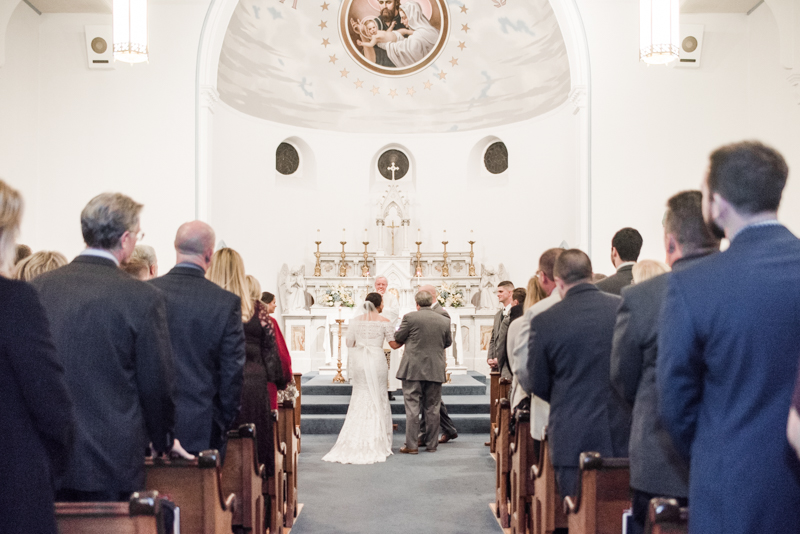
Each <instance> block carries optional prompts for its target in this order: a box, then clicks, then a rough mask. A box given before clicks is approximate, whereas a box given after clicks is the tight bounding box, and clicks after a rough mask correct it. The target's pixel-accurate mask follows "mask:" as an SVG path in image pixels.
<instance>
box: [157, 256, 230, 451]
mask: <svg viewBox="0 0 800 534" xmlns="http://www.w3.org/2000/svg"><path fill="white" fill-rule="evenodd" d="M150 283H151V284H153V285H154V286H156V287H157V288H158V289H160V290H161V292H162V293H163V294H164V298H165V299H166V301H167V320H168V321H169V337H170V340H171V341H172V354H173V355H174V357H175V378H176V387H175V437H176V438H178V439H179V440H180V442H181V445H182V446H183V448H184V449H186V450H187V451H193V452H199V451H204V450H206V449H219V450H222V448H223V445H224V443H225V441H226V434H227V431H228V429H229V428H230V426H231V424H233V421H234V420H235V419H236V416H237V415H238V414H239V406H240V400H241V396H242V374H243V369H244V361H245V350H244V328H243V326H242V308H241V299H240V298H239V297H238V296H236V295H234V294H233V293H231V292H229V291H225V290H224V289H222V288H221V287H219V286H218V285H217V284H215V283H214V282H211V281H209V280H206V278H205V274H204V273H203V271H202V270H201V269H199V268H194V267H185V266H177V267H174V268H173V269H172V270H171V271H170V272H168V273H167V274H166V275H164V276H162V277H160V278H156V279H155V280H152V281H151V282H150Z"/></svg>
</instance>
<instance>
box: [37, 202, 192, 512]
mask: <svg viewBox="0 0 800 534" xmlns="http://www.w3.org/2000/svg"><path fill="white" fill-rule="evenodd" d="M141 210H142V205H141V204H139V203H137V202H135V201H134V200H132V199H131V198H129V197H127V196H125V195H122V194H120V193H103V194H100V195H98V196H96V197H94V198H93V199H92V200H90V201H89V203H88V204H87V205H86V207H85V208H84V209H83V212H81V230H82V232H83V239H84V241H85V242H86V247H87V248H86V249H85V250H84V251H83V252H81V254H80V255H79V256H78V257H77V258H75V259H74V260H72V262H71V263H69V264H68V265H65V266H64V267H61V268H60V269H56V270H55V271H50V272H49V273H45V274H43V275H41V276H39V277H38V278H36V279H35V280H34V281H33V282H32V284H33V285H34V286H35V287H36V288H37V289H38V290H39V296H40V298H41V300H42V305H43V306H44V308H45V311H46V312H47V317H48V319H49V321H50V325H51V328H52V332H53V339H54V341H55V344H56V346H57V347H58V352H59V355H60V356H61V359H62V362H63V364H64V368H65V370H66V377H67V385H68V386H69V390H70V393H71V394H72V397H73V400H74V402H75V411H76V417H77V432H76V436H75V445H74V447H73V451H72V459H71V461H70V462H69V465H68V467H67V470H66V473H65V475H64V476H62V477H60V479H59V481H58V493H57V499H58V500H60V501H124V500H127V499H128V497H129V496H130V494H131V493H132V492H134V491H139V490H142V489H144V478H145V473H144V451H145V449H146V448H147V444H148V442H149V443H151V444H152V446H153V448H154V449H155V451H156V452H157V453H165V452H167V451H169V450H170V449H172V447H173V429H174V422H175V403H174V397H173V389H174V364H173V359H172V350H171V347H170V340H169V331H168V330H167V316H166V308H165V305H164V297H163V296H162V295H161V292H160V291H159V290H157V289H156V288H154V287H152V286H150V285H148V284H145V283H143V282H140V281H138V280H134V279H133V278H131V277H130V276H129V275H127V274H126V273H124V272H123V271H122V270H121V269H119V264H120V263H121V262H124V261H126V260H127V259H128V258H129V257H130V255H131V254H132V253H133V247H134V246H135V245H136V241H137V239H138V235H139V234H140V233H141V232H140V227H139V213H140V212H141ZM176 443H177V440H176Z"/></svg>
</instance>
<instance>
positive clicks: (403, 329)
mask: <svg viewBox="0 0 800 534" xmlns="http://www.w3.org/2000/svg"><path fill="white" fill-rule="evenodd" d="M394 340H395V341H396V342H397V343H400V344H402V345H405V347H406V350H405V353H404V354H403V360H402V361H401V362H400V368H399V369H398V370H397V378H398V379H399V380H426V381H428V382H444V381H445V380H446V377H445V367H446V366H447V364H446V362H445V357H444V349H446V348H447V347H449V346H450V345H451V344H452V343H453V338H452V336H451V335H450V319H448V318H447V317H444V316H443V315H441V314H440V313H438V312H436V311H434V310H432V309H430V308H420V310H419V311H415V312H411V313H407V314H406V315H405V316H404V317H403V321H402V322H401V323H400V328H398V329H397V332H395V333H394Z"/></svg>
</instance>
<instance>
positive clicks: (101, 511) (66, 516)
mask: <svg viewBox="0 0 800 534" xmlns="http://www.w3.org/2000/svg"><path fill="white" fill-rule="evenodd" d="M165 500H167V499H165V498H164V497H161V496H160V495H159V493H158V492H157V491H142V492H137V493H134V494H133V495H131V498H130V500H129V501H128V502H57V503H56V505H55V513H56V521H57V523H58V532H59V533H60V534H109V533H114V534H163V533H164V513H165V508H166V507H164V506H162V502H163V501H165Z"/></svg>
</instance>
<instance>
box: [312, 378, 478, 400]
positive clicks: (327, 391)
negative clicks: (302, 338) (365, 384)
mask: <svg viewBox="0 0 800 534" xmlns="http://www.w3.org/2000/svg"><path fill="white" fill-rule="evenodd" d="M481 376H482V375H481ZM304 378H305V375H304ZM332 380H333V376H332V375H319V374H318V375H316V376H313V377H311V378H309V379H308V380H305V379H304V380H302V385H303V397H304V398H305V397H306V395H308V396H317V395H319V396H322V395H341V396H350V394H351V393H352V391H353V386H351V385H350V384H346V383H345V384H333V383H332ZM487 392H488V386H487V385H486V384H485V383H484V382H482V381H480V380H477V379H476V378H475V377H474V376H471V375H453V376H452V377H451V383H449V384H443V385H442V395H443V396H450V395H486V394H487Z"/></svg>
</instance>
